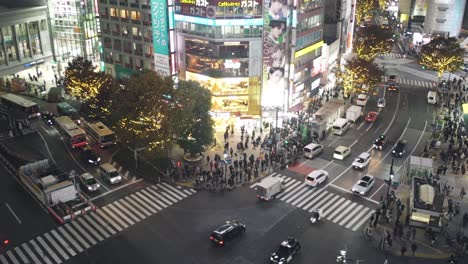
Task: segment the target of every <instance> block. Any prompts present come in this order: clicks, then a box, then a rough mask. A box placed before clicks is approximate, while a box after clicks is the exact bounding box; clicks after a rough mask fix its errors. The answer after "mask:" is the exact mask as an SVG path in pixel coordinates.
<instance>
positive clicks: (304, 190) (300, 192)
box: [280, 185, 309, 203]
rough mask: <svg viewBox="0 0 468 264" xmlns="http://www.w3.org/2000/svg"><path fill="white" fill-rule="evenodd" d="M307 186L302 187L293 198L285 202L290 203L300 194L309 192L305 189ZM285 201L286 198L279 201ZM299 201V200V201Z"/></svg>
mask: <svg viewBox="0 0 468 264" xmlns="http://www.w3.org/2000/svg"><path fill="white" fill-rule="evenodd" d="M307 187H308V186H306V185H304V186H302V189H301V190H299V191H298V192H296V194H294V195H293V196H291V197H289V199H288V200H286V202H287V203H290V202H292V201H293V200H294V199H296V198H297V197H298V196H299V195H301V194H302V193H304V192H306V191H309V188H307ZM285 199H286V197H283V199H280V200H282V201H284V200H285ZM299 200H301V199H299Z"/></svg>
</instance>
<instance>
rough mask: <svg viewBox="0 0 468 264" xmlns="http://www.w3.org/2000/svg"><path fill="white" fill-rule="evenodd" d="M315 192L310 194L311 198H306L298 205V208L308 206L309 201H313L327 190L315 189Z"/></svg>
mask: <svg viewBox="0 0 468 264" xmlns="http://www.w3.org/2000/svg"><path fill="white" fill-rule="evenodd" d="M313 190H316V191H315V192H312V193H311V194H309V197H307V198H305V199H304V200H303V201H302V202H301V203H299V204H298V205H297V207H300V208H301V207H302V206H303V205H304V204H306V203H307V202H308V201H310V200H311V199H313V198H314V197H315V196H317V195H318V194H320V193H322V192H323V191H324V190H325V189H313Z"/></svg>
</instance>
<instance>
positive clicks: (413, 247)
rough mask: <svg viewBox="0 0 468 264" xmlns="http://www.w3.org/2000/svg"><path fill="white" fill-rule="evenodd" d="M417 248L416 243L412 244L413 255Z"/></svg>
mask: <svg viewBox="0 0 468 264" xmlns="http://www.w3.org/2000/svg"><path fill="white" fill-rule="evenodd" d="M416 250H418V245H416V243H414V242H413V243H412V244H411V251H412V252H413V256H414V255H415V254H416Z"/></svg>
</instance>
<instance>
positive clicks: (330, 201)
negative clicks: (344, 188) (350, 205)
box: [322, 195, 341, 212]
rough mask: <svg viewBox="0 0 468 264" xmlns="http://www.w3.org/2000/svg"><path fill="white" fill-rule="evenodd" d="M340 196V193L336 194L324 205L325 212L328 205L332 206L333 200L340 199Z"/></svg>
mask: <svg viewBox="0 0 468 264" xmlns="http://www.w3.org/2000/svg"><path fill="white" fill-rule="evenodd" d="M340 197H341V196H339V195H335V196H333V197H332V198H331V199H330V200H328V202H327V203H326V204H324V205H323V206H322V208H323V211H324V212H325V210H327V208H328V206H330V205H331V204H332V203H333V202H335V201H336V200H338V198H340Z"/></svg>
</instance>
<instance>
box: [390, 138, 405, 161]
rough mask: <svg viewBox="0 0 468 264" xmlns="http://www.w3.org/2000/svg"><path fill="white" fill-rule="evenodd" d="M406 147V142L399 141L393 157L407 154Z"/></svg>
mask: <svg viewBox="0 0 468 264" xmlns="http://www.w3.org/2000/svg"><path fill="white" fill-rule="evenodd" d="M406 145H407V143H406V140H400V141H398V143H397V145H396V146H395V148H394V149H393V151H392V153H393V156H395V157H401V156H403V154H405V152H406Z"/></svg>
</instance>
